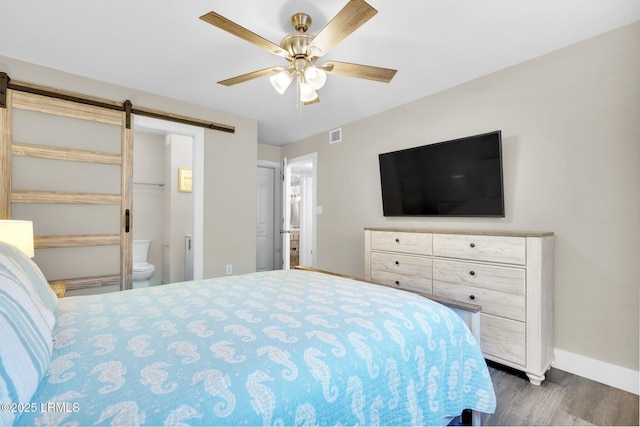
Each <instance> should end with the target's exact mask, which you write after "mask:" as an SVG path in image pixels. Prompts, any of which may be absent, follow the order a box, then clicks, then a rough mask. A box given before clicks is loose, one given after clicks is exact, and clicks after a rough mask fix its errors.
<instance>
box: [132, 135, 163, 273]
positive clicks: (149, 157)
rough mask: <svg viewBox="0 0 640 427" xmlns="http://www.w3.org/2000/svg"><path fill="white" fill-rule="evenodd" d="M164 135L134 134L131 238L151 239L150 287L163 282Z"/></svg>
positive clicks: (149, 258)
mask: <svg viewBox="0 0 640 427" xmlns="http://www.w3.org/2000/svg"><path fill="white" fill-rule="evenodd" d="M165 145H166V136H165V135H164V134H161V133H148V132H135V134H134V144H133V239H134V240H147V239H149V240H151V246H150V247H149V257H148V261H149V262H150V263H151V264H153V265H155V267H156V271H155V273H154V274H153V277H151V281H150V284H151V285H155V284H159V283H165V282H166V281H165V280H163V266H164V264H165V262H164V259H163V244H164V243H163V242H164V237H163V236H164V230H163V227H164V225H163V223H164V217H165V215H164V211H165V209H164V199H165V193H166V191H167V190H166V188H167V187H166V182H165V177H164V157H165Z"/></svg>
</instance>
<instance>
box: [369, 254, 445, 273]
mask: <svg viewBox="0 0 640 427" xmlns="http://www.w3.org/2000/svg"><path fill="white" fill-rule="evenodd" d="M432 263H433V261H432V260H431V258H422V257H415V256H409V255H400V254H391V253H387V252H371V269H372V270H383V271H389V272H391V273H398V274H404V275H408V276H419V277H424V278H427V279H430V278H431V265H432Z"/></svg>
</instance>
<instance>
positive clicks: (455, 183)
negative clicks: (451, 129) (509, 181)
mask: <svg viewBox="0 0 640 427" xmlns="http://www.w3.org/2000/svg"><path fill="white" fill-rule="evenodd" d="M378 157H379V160H380V182H381V184H382V207H383V213H384V216H449V217H456V216H459V217H504V191H503V183H502V133H501V131H499V130H498V131H494V132H489V133H484V134H481V135H475V136H469V137H466V138H460V139H454V140H451V141H444V142H439V143H435V144H429V145H424V146H421V147H414V148H408V149H405V150H400V151H393V152H390V153H383V154H380V155H379V156H378Z"/></svg>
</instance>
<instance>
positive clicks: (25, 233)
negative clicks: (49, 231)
mask: <svg viewBox="0 0 640 427" xmlns="http://www.w3.org/2000/svg"><path fill="white" fill-rule="evenodd" d="M0 242H5V243H9V244H10V245H13V246H15V247H16V248H18V249H20V250H21V251H22V252H24V253H25V254H26V255H27V256H28V257H29V258H33V256H34V255H35V251H34V249H33V222H31V221H18V220H0Z"/></svg>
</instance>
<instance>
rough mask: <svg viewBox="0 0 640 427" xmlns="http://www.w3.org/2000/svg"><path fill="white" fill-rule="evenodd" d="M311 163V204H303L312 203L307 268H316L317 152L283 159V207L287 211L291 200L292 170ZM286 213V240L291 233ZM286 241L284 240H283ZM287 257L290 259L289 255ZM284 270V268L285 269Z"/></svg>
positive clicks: (283, 221)
mask: <svg viewBox="0 0 640 427" xmlns="http://www.w3.org/2000/svg"><path fill="white" fill-rule="evenodd" d="M309 162H310V163H311V201H310V202H306V201H304V202H303V203H310V210H311V215H310V217H311V222H312V224H311V232H310V234H309V235H308V236H309V238H310V239H311V265H310V266H307V267H316V265H317V253H316V252H317V247H318V244H317V240H318V231H317V230H318V208H317V207H318V153H317V152H313V153H309V154H305V155H302V156H298V157H294V158H293V159H287V158H286V157H285V158H284V159H283V168H284V170H283V183H282V201H283V203H282V205H283V209H285V203H286V202H287V201H288V200H290V191H289V189H290V188H291V185H290V184H291V182H290V181H291V180H290V178H289V179H287V176H289V177H291V169H292V168H295V167H296V166H297V165H300V164H302V163H309ZM286 216H287V215H286V213H285V212H283V213H282V218H283V219H282V224H283V228H282V230H283V231H284V232H285V233H284V234H283V236H286V238H288V237H289V233H288V232H287V230H289V228H290V227H288V226H287V227H285V226H286V225H288V224H286V222H285V221H286ZM300 232H301V233H303V232H306V233H308V232H309V230H306V231H302V230H301V231H300ZM305 240H306V241H308V240H309V239H305ZM283 241H284V238H283ZM286 246H287V245H286V244H285V243H283V246H282V252H283V253H282V258H283V264H284V265H287V264H288V263H287V262H286V261H285V260H284V257H285V253H284V252H285V247H286ZM286 256H287V257H288V256H289V254H288V253H287V254H286ZM283 268H284V267H283Z"/></svg>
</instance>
